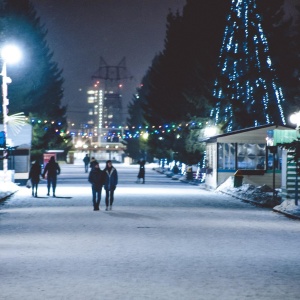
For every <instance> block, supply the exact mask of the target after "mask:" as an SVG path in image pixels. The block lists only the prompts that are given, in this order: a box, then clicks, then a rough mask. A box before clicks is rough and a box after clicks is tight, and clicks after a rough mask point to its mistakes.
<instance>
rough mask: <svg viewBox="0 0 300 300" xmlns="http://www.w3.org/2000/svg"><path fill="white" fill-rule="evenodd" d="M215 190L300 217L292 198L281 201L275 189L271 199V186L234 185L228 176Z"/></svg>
mask: <svg viewBox="0 0 300 300" xmlns="http://www.w3.org/2000/svg"><path fill="white" fill-rule="evenodd" d="M217 191H218V192H222V193H225V194H228V195H231V196H233V197H236V198H239V199H241V200H243V201H248V202H251V203H254V204H258V205H261V206H264V207H271V208H273V210H274V211H276V212H280V213H283V214H286V215H287V216H290V217H295V218H299V219H300V206H299V205H298V206H297V205H295V200H294V199H291V200H286V201H283V202H282V203H281V197H280V190H279V191H277V192H278V196H277V197H276V196H275V199H273V191H272V188H270V187H268V186H259V187H256V186H254V185H252V184H249V183H245V184H243V185H242V186H241V187H234V185H233V178H232V177H230V178H228V179H227V180H226V181H225V182H224V183H223V184H221V185H220V186H219V187H218V189H217Z"/></svg>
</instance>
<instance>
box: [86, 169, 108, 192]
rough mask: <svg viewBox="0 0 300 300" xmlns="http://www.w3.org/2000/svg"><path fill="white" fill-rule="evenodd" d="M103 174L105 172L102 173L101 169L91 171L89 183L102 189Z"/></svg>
mask: <svg viewBox="0 0 300 300" xmlns="http://www.w3.org/2000/svg"><path fill="white" fill-rule="evenodd" d="M103 174H104V173H103V171H101V170H100V169H99V168H93V169H92V170H91V171H90V174H89V178H88V181H89V182H90V183H91V184H92V186H93V187H94V188H102V186H103Z"/></svg>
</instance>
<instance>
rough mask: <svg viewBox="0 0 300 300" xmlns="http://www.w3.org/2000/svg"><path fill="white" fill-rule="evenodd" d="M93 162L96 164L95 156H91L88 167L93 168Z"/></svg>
mask: <svg viewBox="0 0 300 300" xmlns="http://www.w3.org/2000/svg"><path fill="white" fill-rule="evenodd" d="M95 164H98V162H97V160H96V159H95V157H92V158H91V162H90V168H91V169H93V168H94V166H95Z"/></svg>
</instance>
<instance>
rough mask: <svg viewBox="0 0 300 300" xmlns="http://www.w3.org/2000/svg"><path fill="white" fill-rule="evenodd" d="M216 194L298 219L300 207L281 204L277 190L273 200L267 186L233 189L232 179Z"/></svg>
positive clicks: (290, 202)
mask: <svg viewBox="0 0 300 300" xmlns="http://www.w3.org/2000/svg"><path fill="white" fill-rule="evenodd" d="M155 170H156V171H157V172H159V173H162V174H165V175H166V176H167V177H170V178H172V179H173V180H180V181H181V182H184V183H190V184H200V185H201V183H200V182H199V181H197V180H193V181H188V180H186V177H185V176H183V175H174V174H172V172H171V171H167V170H166V169H162V168H155ZM217 192H220V193H224V194H227V195H230V196H233V197H235V198H238V199H240V200H242V201H246V202H250V203H254V204H257V205H260V206H263V207H270V208H273V210H274V211H276V212H279V213H283V214H285V215H287V216H289V217H294V218H297V219H298V218H299V219H300V205H298V206H297V205H295V200H294V199H291V200H286V201H283V202H282V203H281V196H280V190H277V191H276V192H277V194H278V195H277V196H276V197H275V199H273V191H272V188H270V187H268V186H265V185H264V186H259V187H257V186H255V185H253V184H251V183H244V184H243V185H242V186H241V187H238V188H235V187H234V185H233V177H230V178H228V179H227V180H226V181H225V182H224V183H223V184H221V185H220V186H219V187H218V189H217Z"/></svg>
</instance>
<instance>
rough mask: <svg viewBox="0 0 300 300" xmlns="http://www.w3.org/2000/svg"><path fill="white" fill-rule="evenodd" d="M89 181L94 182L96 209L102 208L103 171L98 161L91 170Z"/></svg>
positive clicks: (93, 191)
mask: <svg viewBox="0 0 300 300" xmlns="http://www.w3.org/2000/svg"><path fill="white" fill-rule="evenodd" d="M88 181H89V182H90V183H91V184H92V193H93V205H94V210H100V201H101V191H102V187H103V172H102V171H101V169H100V166H99V164H98V163H95V165H94V167H93V168H92V170H91V171H90V174H89V178H88Z"/></svg>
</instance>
